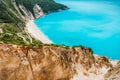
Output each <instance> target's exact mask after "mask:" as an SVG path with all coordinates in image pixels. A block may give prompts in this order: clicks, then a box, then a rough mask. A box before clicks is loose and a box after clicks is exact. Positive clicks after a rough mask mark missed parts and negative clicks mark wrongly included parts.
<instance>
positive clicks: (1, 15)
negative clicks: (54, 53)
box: [0, 0, 67, 46]
mask: <svg viewBox="0 0 120 80" xmlns="http://www.w3.org/2000/svg"><path fill="white" fill-rule="evenodd" d="M14 1H15V2H16V4H17V5H23V6H25V8H26V9H27V10H29V11H30V12H32V13H33V15H34V12H33V7H34V5H35V4H38V5H40V6H41V8H42V9H43V11H44V13H50V12H54V11H58V10H59V9H66V8H67V7H66V6H64V5H62V4H58V3H56V2H54V1H53V0H0V42H1V43H8V44H17V45H28V46H38V45H40V44H42V43H41V42H40V41H37V40H36V39H34V38H32V37H31V36H30V35H29V34H28V33H26V32H25V30H24V27H25V22H24V20H23V18H22V17H21V15H20V14H19V12H18V11H17V10H16V8H15V7H14V5H13V2H14ZM20 12H21V14H23V16H24V13H23V12H22V11H21V10H20ZM56 46H57V45H56Z"/></svg>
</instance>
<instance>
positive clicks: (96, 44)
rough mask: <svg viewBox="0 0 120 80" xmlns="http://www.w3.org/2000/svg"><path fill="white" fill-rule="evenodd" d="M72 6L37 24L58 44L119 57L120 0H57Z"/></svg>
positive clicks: (40, 20)
mask: <svg viewBox="0 0 120 80" xmlns="http://www.w3.org/2000/svg"><path fill="white" fill-rule="evenodd" d="M56 1H57V2H60V3H62V4H65V5H67V6H68V7H69V8H70V9H69V10H65V11H61V12H56V13H51V14H48V15H45V16H43V17H41V18H38V19H36V20H35V21H34V23H35V24H36V25H37V26H38V28H39V29H40V30H41V31H42V32H43V33H44V34H45V35H46V36H47V37H48V38H49V39H50V40H52V41H53V42H54V43H55V44H64V45H68V46H75V45H83V46H87V47H90V48H92V49H93V51H94V53H95V54H98V55H101V56H107V57H108V58H111V59H118V60H120V1H119V0H56Z"/></svg>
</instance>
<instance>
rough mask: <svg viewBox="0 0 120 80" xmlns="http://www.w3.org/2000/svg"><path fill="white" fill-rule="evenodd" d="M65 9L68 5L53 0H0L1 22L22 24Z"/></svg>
mask: <svg viewBox="0 0 120 80" xmlns="http://www.w3.org/2000/svg"><path fill="white" fill-rule="evenodd" d="M65 9H68V8H67V6H65V5H62V4H59V3H56V2H55V1H53V0H0V15H1V16H0V22H5V23H8V22H9V23H10V22H12V23H16V24H18V23H19V24H20V22H25V21H28V20H31V19H34V18H38V17H40V16H42V15H44V14H48V13H51V12H56V11H59V10H65ZM24 20H25V21H24Z"/></svg>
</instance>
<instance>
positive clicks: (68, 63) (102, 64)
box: [0, 44, 118, 80]
mask: <svg viewBox="0 0 120 80" xmlns="http://www.w3.org/2000/svg"><path fill="white" fill-rule="evenodd" d="M0 65H1V66H0V80H104V75H105V73H106V72H107V71H108V70H109V69H111V68H112V67H113V66H112V64H111V63H110V61H109V60H108V59H107V58H106V57H98V56H94V55H93V54H92V51H91V49H89V48H82V47H71V48H66V47H64V46H62V47H56V46H46V45H41V46H39V47H34V48H30V47H27V46H17V45H6V44H0ZM117 80H118V79H117Z"/></svg>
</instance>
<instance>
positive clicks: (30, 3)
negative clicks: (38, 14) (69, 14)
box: [16, 0, 67, 13]
mask: <svg viewBox="0 0 120 80" xmlns="http://www.w3.org/2000/svg"><path fill="white" fill-rule="evenodd" d="M16 2H17V4H22V5H24V6H25V7H26V8H27V9H28V10H30V11H31V12H32V13H34V12H33V7H34V5H35V4H36V3H37V4H38V5H39V6H41V8H42V10H43V11H44V12H45V13H50V12H56V11H58V10H59V9H62V10H64V9H66V8H67V6H65V5H62V4H59V3H56V2H55V1H54V0H16Z"/></svg>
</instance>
